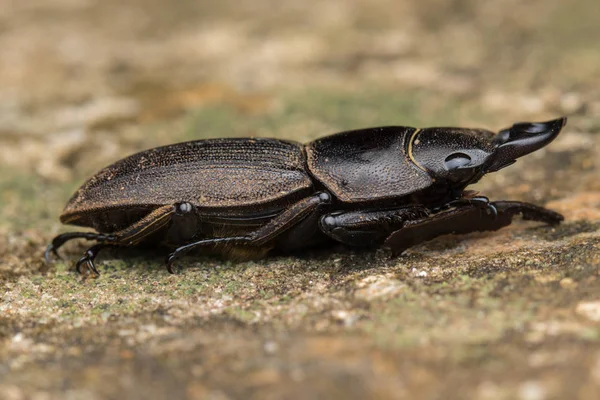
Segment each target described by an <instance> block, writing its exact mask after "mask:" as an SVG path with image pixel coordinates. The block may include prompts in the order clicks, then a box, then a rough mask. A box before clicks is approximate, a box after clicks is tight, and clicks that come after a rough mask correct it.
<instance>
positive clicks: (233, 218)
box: [45, 118, 566, 274]
mask: <svg viewBox="0 0 600 400" xmlns="http://www.w3.org/2000/svg"><path fill="white" fill-rule="evenodd" d="M565 123H566V118H560V119H556V120H552V121H547V122H541V123H517V124H514V125H513V126H512V127H510V128H507V129H504V130H501V131H500V132H499V133H498V134H494V133H492V132H490V131H486V130H480V129H461V128H425V129H416V128H411V127H404V126H387V127H380V128H370V129H361V130H354V131H348V132H342V133H338V134H335V135H331V136H326V137H323V138H321V139H318V140H315V141H313V142H311V143H308V144H306V145H302V144H299V143H296V142H291V141H285V140H276V139H266V138H239V139H208V140H197V141H192V142H185V143H179V144H173V145H170V146H164V147H158V148H154V149H151V150H146V151H143V152H141V153H137V154H134V155H132V156H129V157H127V158H125V159H122V160H120V161H117V162H116V163H114V164H112V165H110V166H108V167H106V168H104V169H103V170H101V171H100V172H98V173H97V174H96V175H94V176H93V177H92V178H91V179H89V180H88V181H87V182H86V183H85V184H84V185H83V186H82V187H81V188H80V189H79V190H77V191H76V192H75V194H74V195H73V196H72V197H71V199H70V200H69V202H68V203H67V205H66V207H65V209H64V211H63V213H62V215H61V216H60V220H61V222H62V223H65V224H72V225H79V226H84V227H91V228H93V229H95V230H96V231H97V233H96V232H69V233H63V234H61V235H58V236H56V237H55V238H54V240H52V243H51V244H50V245H49V246H48V248H47V250H46V253H45V256H46V260H48V259H49V256H50V253H54V254H55V255H57V253H56V252H57V250H58V248H60V247H61V246H62V245H63V244H64V243H65V242H67V241H69V240H71V239H76V238H83V239H88V240H94V241H96V244H94V245H93V246H92V247H90V248H89V249H88V250H87V251H86V252H85V254H84V255H83V257H82V258H81V259H80V260H79V261H78V262H77V271H79V272H81V266H82V265H84V264H85V265H87V267H88V268H89V269H90V270H91V271H93V272H94V273H95V274H98V271H97V269H96V267H95V266H94V259H95V257H96V256H97V255H98V252H99V251H100V250H102V249H103V248H106V247H119V246H141V245H158V244H160V245H165V246H167V247H169V248H170V249H171V250H172V252H171V253H170V255H169V257H168V259H167V263H166V265H167V269H168V271H169V272H171V273H173V271H174V269H173V266H174V262H175V261H176V260H177V259H178V258H179V257H181V256H182V255H184V254H185V253H187V252H188V251H190V250H192V249H204V250H205V251H208V252H211V253H216V254H218V255H221V256H224V257H228V258H235V259H250V258H259V257H262V256H264V255H266V253H267V252H269V251H271V250H279V251H283V252H290V251H296V250H300V249H303V248H307V247H309V246H314V245H317V244H326V243H333V242H341V243H343V244H346V245H350V246H359V247H378V246H382V245H383V246H386V247H388V248H390V249H391V251H392V253H393V254H400V253H402V252H403V251H404V250H405V249H407V248H408V247H410V246H412V245H415V244H417V243H420V242H423V241H426V240H430V239H433V238H435V237H437V236H439V235H443V234H448V233H468V232H474V231H489V230H497V229H500V228H501V227H503V226H506V225H509V224H510V223H511V221H512V217H513V216H515V215H517V214H521V215H522V216H523V218H524V219H528V220H534V221H541V222H544V223H547V224H558V223H559V222H560V221H562V220H563V217H562V215H560V214H558V213H556V212H554V211H551V210H547V209H545V208H542V207H539V206H536V205H533V204H528V203H522V202H516V201H496V202H490V201H489V200H488V199H487V198H486V197H483V196H476V193H475V192H472V191H469V190H465V188H466V187H467V186H468V185H470V184H472V183H475V182H477V181H478V180H479V179H480V178H481V177H482V176H483V175H485V174H487V173H488V172H494V171H498V170H499V169H501V168H504V167H506V166H508V165H511V164H512V163H514V162H515V161H516V159H517V158H519V157H521V156H524V155H526V154H528V153H531V152H533V151H536V150H538V149H540V148H541V147H543V146H545V145H547V144H548V143H550V142H551V141H552V140H554V138H556V136H557V135H558V133H559V132H560V131H561V129H562V127H563V126H564V125H565Z"/></svg>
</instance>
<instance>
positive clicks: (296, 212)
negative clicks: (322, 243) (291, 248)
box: [166, 192, 331, 274]
mask: <svg viewBox="0 0 600 400" xmlns="http://www.w3.org/2000/svg"><path fill="white" fill-rule="evenodd" d="M330 202H331V195H329V193H326V192H319V193H316V194H315V195H313V196H311V197H307V198H304V199H302V200H300V201H298V202H296V203H294V204H292V205H291V206H290V207H289V208H287V209H285V210H284V211H282V212H281V213H280V214H279V215H277V216H276V217H274V218H273V219H271V220H270V221H269V222H267V223H266V224H264V225H263V226H261V227H259V228H258V229H256V230H255V231H252V232H250V233H248V234H247V235H243V236H232V237H222V238H211V239H203V240H198V241H196V242H193V243H189V244H186V245H184V246H181V247H178V248H176V249H175V251H173V252H172V253H171V254H170V255H169V257H168V258H167V263H166V266H167V271H169V272H170V273H171V274H174V273H175V270H174V269H173V264H174V262H175V261H176V260H177V259H178V258H180V257H182V256H183V255H184V254H186V253H187V252H189V251H191V250H192V249H194V248H198V247H206V246H215V245H220V244H228V243H230V244H246V245H254V246H260V245H262V244H265V243H268V242H269V241H271V240H273V239H275V238H276V237H277V236H279V235H280V234H282V233H283V232H285V231H287V230H288V229H290V228H292V227H293V226H294V225H296V224H298V223H299V222H301V221H303V220H304V219H305V218H307V217H308V216H310V215H311V214H313V213H314V212H316V211H317V210H318V209H319V208H320V206H322V205H324V204H329V203H330Z"/></svg>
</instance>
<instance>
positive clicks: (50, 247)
mask: <svg viewBox="0 0 600 400" xmlns="http://www.w3.org/2000/svg"><path fill="white" fill-rule="evenodd" d="M50 253H52V254H54V257H56V258H58V259H59V260H60V259H61V257H60V255H59V254H58V251H57V249H56V247H54V245H53V244H52V243H51V244H49V245H48V247H46V251H45V252H44V261H45V262H46V264H49V263H50V261H52V260H50Z"/></svg>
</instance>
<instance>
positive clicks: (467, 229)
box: [384, 201, 564, 255]
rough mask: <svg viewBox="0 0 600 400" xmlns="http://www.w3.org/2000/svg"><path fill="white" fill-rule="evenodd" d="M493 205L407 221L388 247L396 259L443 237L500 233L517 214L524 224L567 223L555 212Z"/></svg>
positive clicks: (524, 205) (512, 204)
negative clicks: (532, 222)
mask: <svg viewBox="0 0 600 400" xmlns="http://www.w3.org/2000/svg"><path fill="white" fill-rule="evenodd" d="M489 205H490V206H492V208H487V209H486V208H482V207H481V206H480V205H478V204H465V205H463V206H460V207H457V208H453V209H450V210H447V211H441V212H439V213H437V214H434V215H432V216H430V217H427V218H421V219H414V220H411V221H407V222H406V224H405V226H404V227H402V228H401V229H399V230H397V231H395V232H393V233H392V234H391V235H390V236H389V237H388V238H387V239H386V240H385V243H384V246H385V247H388V248H390V249H391V251H392V254H393V255H399V254H401V253H402V252H403V251H404V250H406V249H408V248H409V247H412V246H414V245H417V244H419V243H422V242H425V241H428V240H431V239H434V238H436V237H438V236H441V235H446V234H466V233H471V232H484V231H496V230H498V229H500V228H502V227H505V226H507V225H510V224H511V222H512V219H513V217H514V216H515V215H517V214H521V215H522V216H523V219H524V220H529V221H540V222H545V223H547V224H549V225H556V224H558V223H560V222H561V221H562V220H563V219H564V218H563V216H562V215H560V214H558V213H556V212H554V211H552V210H548V209H546V208H543V207H539V206H536V205H534V204H529V203H522V202H518V201H494V202H491V203H489ZM491 210H495V212H494V211H491Z"/></svg>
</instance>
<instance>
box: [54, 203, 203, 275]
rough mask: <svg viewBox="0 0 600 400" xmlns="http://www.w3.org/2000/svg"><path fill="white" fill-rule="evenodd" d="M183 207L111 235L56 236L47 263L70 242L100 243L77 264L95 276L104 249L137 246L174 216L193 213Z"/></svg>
mask: <svg viewBox="0 0 600 400" xmlns="http://www.w3.org/2000/svg"><path fill="white" fill-rule="evenodd" d="M183 204H184V205H185V206H183V207H182V205H168V206H163V207H160V208H157V209H156V210H154V211H152V212H151V213H149V214H148V215H146V216H145V217H144V218H142V219H140V220H139V221H137V222H135V223H133V224H131V225H130V226H128V227H127V228H125V229H122V230H120V231H118V232H114V233H111V234H103V233H94V232H68V233H63V234H62V235H58V236H56V237H55V238H54V239H53V240H52V243H50V245H48V248H47V249H46V252H45V253H44V257H45V258H46V261H49V259H50V253H53V254H55V255H57V256H58V254H57V250H58V249H59V248H60V247H61V246H62V245H64V244H65V243H66V242H68V241H69V240H73V239H87V240H95V241H97V242H98V243H97V244H95V245H94V246H92V247H90V248H89V249H88V250H87V251H86V252H85V253H84V256H83V257H82V258H81V259H80V260H79V261H78V262H77V271H78V272H81V266H82V265H83V264H87V266H88V268H89V269H90V270H92V271H93V272H94V273H95V274H98V270H97V269H96V267H95V266H94V259H95V258H96V256H97V255H98V253H99V252H100V250H102V249H103V248H106V247H109V246H136V245H137V244H139V243H141V242H142V241H144V239H146V238H147V237H149V236H150V235H152V234H154V233H156V232H158V231H159V230H161V229H163V228H165V227H166V226H168V225H169V223H170V222H171V219H172V217H173V215H175V214H184V213H188V212H191V211H192V207H191V206H189V207H188V203H183Z"/></svg>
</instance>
